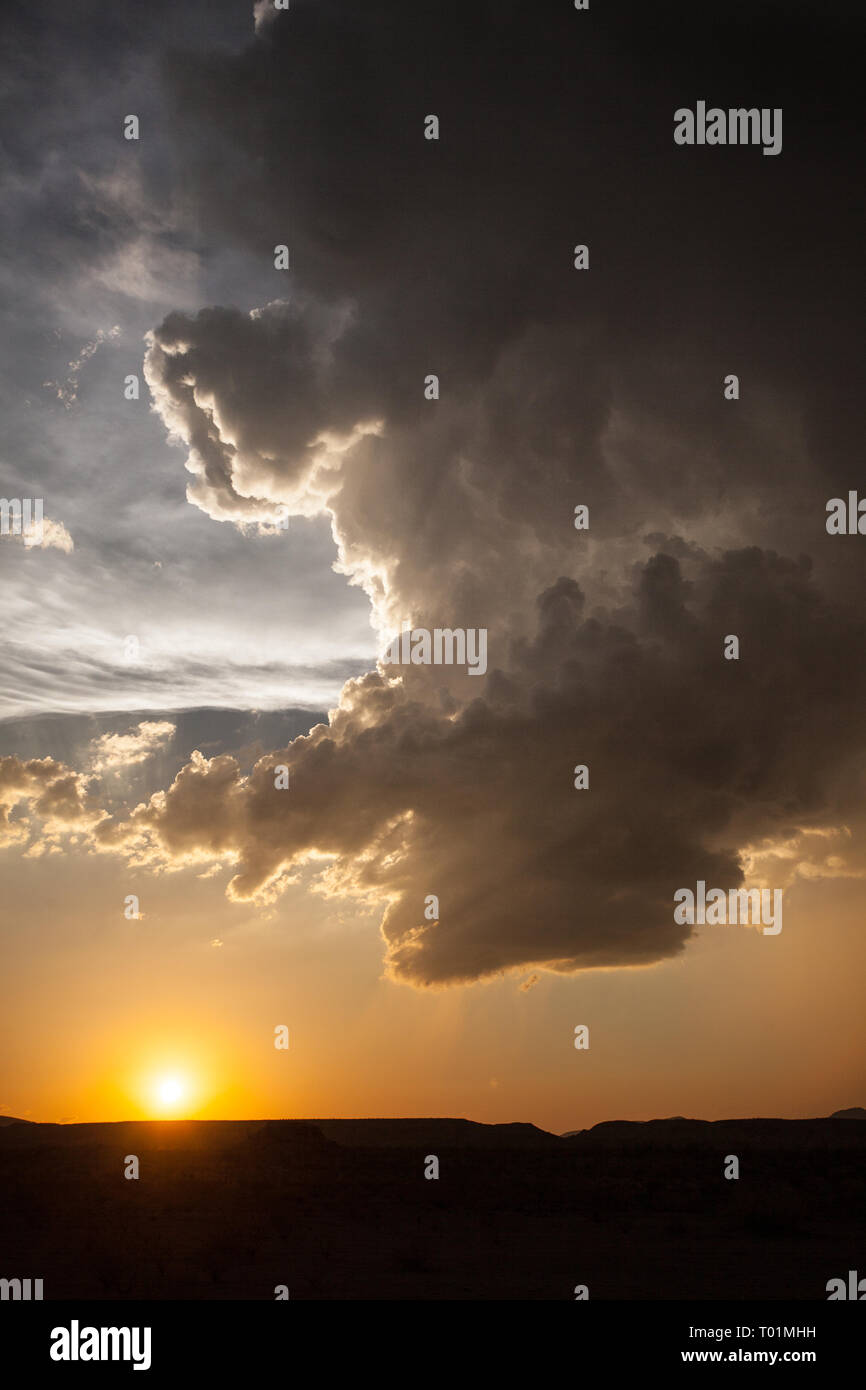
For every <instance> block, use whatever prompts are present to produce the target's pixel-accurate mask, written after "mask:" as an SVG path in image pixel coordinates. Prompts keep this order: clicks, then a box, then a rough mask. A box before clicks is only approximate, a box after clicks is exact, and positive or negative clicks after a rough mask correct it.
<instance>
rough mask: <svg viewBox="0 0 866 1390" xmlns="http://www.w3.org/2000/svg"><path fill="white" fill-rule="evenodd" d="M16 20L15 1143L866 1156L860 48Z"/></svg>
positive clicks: (6, 293) (7, 151)
mask: <svg viewBox="0 0 866 1390" xmlns="http://www.w3.org/2000/svg"><path fill="white" fill-rule="evenodd" d="M0 23H2V29H3V45H2V47H3V51H4V53H5V55H6V56H5V60H4V63H3V67H2V73H0V129H2V131H3V137H2V141H0V166H2V177H3V198H2V199H0V235H2V240H3V256H2V258H0V266H2V268H0V276H2V288H3V294H2V296H0V313H2V315H3V325H2V326H3V332H2V343H3V349H2V351H3V357H2V362H0V392H2V409H3V420H4V430H3V437H2V439H0V484H2V491H3V495H4V496H5V497H7V498H22V499H23V498H41V499H43V501H44V515H45V524H44V527H43V532H42V537H41V544H35V543H25V539H24V538H22V537H21V536H17V535H2V536H0V573H2V583H3V594H4V604H3V615H4V622H3V626H2V634H0V636H2V659H0V672H2V680H0V872H2V875H3V884H4V892H3V895H2V903H0V950H2V956H3V962H4V968H3V971H2V977H0V1042H2V1048H0V1052H2V1056H3V1058H4V1061H3V1064H2V1067H0V1113H7V1114H14V1115H20V1116H23V1117H25V1118H31V1119H38V1120H52V1121H67V1122H68V1121H70V1120H78V1121H84V1120H97V1119H120V1118H128V1117H137V1116H142V1115H147V1116H154V1117H156V1116H161V1115H196V1116H200V1117H204V1118H235V1117H236V1118H242V1117H248V1116H255V1115H262V1116H265V1115H267V1116H311V1117H315V1116H319V1117H324V1116H352V1115H430V1114H435V1115H463V1116H466V1117H468V1118H472V1119H476V1120H480V1121H485V1122H495V1121H502V1122H505V1121H514V1120H525V1121H531V1122H533V1123H536V1124H538V1125H541V1126H543V1127H544V1128H548V1129H552V1130H556V1131H564V1130H570V1129H577V1128H581V1127H584V1126H587V1125H590V1124H594V1123H597V1122H599V1121H601V1120H605V1119H617V1118H621V1119H647V1118H653V1117H656V1116H660V1115H671V1114H686V1115H696V1116H700V1117H703V1118H707V1119H713V1118H721V1117H725V1116H735V1115H755V1114H766V1115H781V1116H792V1117H793V1116H799V1115H812V1114H829V1113H830V1112H831V1111H832V1110H834V1109H838V1108H843V1107H847V1106H850V1105H856V1104H860V1103H861V1101H862V1097H863V1093H864V1086H863V1082H864V1076H863V1071H864V1067H863V1056H864V1050H863V1042H864V1039H863V1031H864V1025H863V1019H862V1008H861V1007H860V998H861V996H862V985H863V978H864V964H866V961H864V957H866V946H864V943H863V933H862V929H861V925H860V924H861V920H862V903H863V896H862V895H863V887H862V885H863V880H864V876H866V856H864V848H863V832H864V817H863V813H862V811H861V806H862V804H863V795H862V791H863V776H864V770H866V757H864V733H866V715H864V709H866V701H864V696H866V663H864V659H863V644H864V636H866V625H864V617H863V598H862V595H863V592H864V583H863V580H864V560H863V549H862V547H863V546H864V545H866V540H864V538H863V536H861V535H859V534H853V535H836V534H829V533H828V530H827V517H828V512H827V506H828V502H830V500H831V499H833V498H843V499H846V500H847V498H848V495H849V492H850V491H856V489H857V488H858V485H862V484H861V480H862V469H860V468H859V459H860V456H861V454H862V438H863V418H862V417H863V400H864V393H863V387H862V366H861V363H862V352H861V351H860V337H861V333H860V324H859V321H858V319H859V315H858V309H859V303H858V290H859V291H860V294H861V296H862V277H861V276H860V275H858V272H859V270H860V263H861V252H860V247H861V245H862V231H863V228H862V220H863V219H862V199H861V197H860V194H859V189H860V187H861V185H862V178H860V177H859V174H861V173H862V169H860V168H859V165H858V163H857V156H858V153H859V141H858V128H859V119H860V113H859V108H858V105H857V96H856V93H857V81H858V76H859V74H858V71H857V67H856V62H855V57H854V55H855V52H856V45H857V39H858V38H862V18H860V16H859V15H858V13H857V7H856V6H855V5H853V4H847V3H846V4H843V3H828V4H825V5H823V6H822V7H821V10H820V13H818V12H816V9H815V7H814V6H812V5H810V4H806V3H793V4H792V3H786V4H781V3H775V0H774V2H773V3H760V4H754V3H752V4H749V5H740V4H733V5H730V6H726V7H724V9H720V10H718V12H715V11H714V12H713V13H712V14H696V13H695V7H694V6H692V5H684V4H683V5H681V4H679V3H674V4H670V5H665V6H663V7H658V6H647V5H645V4H637V3H622V4H606V5H603V4H601V3H599V4H596V3H593V4H592V5H591V7H590V9H589V10H588V11H576V10H575V9H574V8H573V7H569V6H568V5H567V4H565V3H559V2H557V3H554V0H547V2H546V3H544V4H542V5H540V6H533V7H531V10H530V9H529V8H528V7H526V6H525V5H521V4H519V3H517V0H504V2H503V3H498V4H494V3H492V0H480V2H479V3H477V4H473V5H471V6H467V5H466V4H465V3H463V4H460V3H457V0H445V2H444V3H440V4H438V5H436V6H406V5H398V4H396V3H394V0H371V2H370V3H366V4H364V5H363V6H357V5H353V4H349V3H348V2H347V0H292V2H291V5H290V7H289V9H288V10H287V11H283V12H279V13H278V12H276V11H275V10H274V9H273V8H272V7H271V6H270V5H269V4H267V3H264V4H257V5H256V6H255V8H254V9H253V7H252V6H251V5H250V4H248V3H243V4H240V3H229V2H228V0H223V2H222V3H207V4H205V3H198V0H194V2H193V3H182V4H176V3H171V4H169V3H161V0H157V3H154V4H149V5H148V6H147V7H144V8H142V7H140V6H133V5H132V4H129V3H125V0H119V3H116V4H113V5H111V6H107V5H104V4H99V3H95V0H94V3H86V2H85V3H82V4H80V5H76V6H75V7H74V9H73V10H70V9H69V8H68V7H64V6H61V5H60V4H58V3H56V0H35V3H28V4H15V3H10V4H9V5H8V6H7V7H5V9H4V15H3V19H2V21H0ZM699 101H705V102H706V103H707V106H709V107H714V106H715V107H718V108H720V109H722V110H725V111H726V110H728V109H732V108H741V107H742V108H752V107H754V108H758V109H762V110H763V109H766V110H768V111H773V110H780V111H781V112H782V123H781V137H782V143H781V149H780V150H779V151H778V153H776V154H764V152H763V151H762V148H761V146H760V145H740V146H734V145H728V146H725V147H719V146H710V145H703V146H701V145H694V146H683V145H678V144H677V143H676V142H675V140H674V129H675V112H676V111H677V110H678V109H681V108H684V107H687V108H695V107H696V105H697V103H698V102H699ZM131 115H132V116H135V117H137V120H138V132H137V134H138V138H137V139H126V138H125V136H124V131H125V129H128V117H129V116H131ZM431 116H436V118H437V120H438V132H437V133H438V138H436V139H430V138H427V136H428V135H429V134H430V133H431V130H430V117H431ZM281 246H285V247H286V248H287V252H288V267H287V268H278V266H277V261H278V260H279V257H278V256H277V255H276V254H275V252H276V248H278V247H281ZM578 246H584V247H585V248H586V255H585V257H584V267H583V268H578V267H577V266H576V264H575V262H576V261H578V260H579V259H580V258H579V257H578V256H576V254H575V248H576V247H578ZM731 374H734V375H735V376H736V379H737V394H736V395H735V396H732V395H731V388H730V376H731ZM431 376H435V378H436V383H437V385H436V388H435V390H432V389H431V386H430V381H431ZM130 378H134V379H135V384H134V386H133V387H132V388H131V387H130V384H129V383H130ZM726 383H727V385H726ZM136 386H137V393H136V389H135V387H136ZM579 507H584V508H586V509H587V512H586V519H588V525H586V526H584V527H581V528H578V526H576V524H575V520H576V508H579ZM30 539H31V540H32V539H33V538H30ZM403 626H411V627H412V628H413V629H414V630H424V631H430V632H433V631H435V630H436V629H445V628H447V629H461V630H465V631H481V630H483V632H484V633H485V634H486V642H487V648H486V650H487V660H486V664H485V670H483V671H481V670H480V669H479V670H477V671H475V672H472V671H470V670H469V669H466V668H463V669H461V667H460V666H459V665H452V666H446V665H435V664H424V663H418V664H409V665H394V664H384V663H383V662H382V660H381V658H382V656H383V654H384V652H385V648H386V646H387V644H388V642H389V640H390V638H391V637H392V636H393V634H394V633H395V632H399V631H400V629H401V627H403ZM731 635H734V636H736V637H737V639H738V643H739V654H738V657H737V659H729V657H726V655H725V651H726V646H727V643H728V639H729V638H730V636H731ZM577 766H585V767H586V768H587V769H588V774H587V775H588V783H589V785H588V787H586V788H581V789H578V788H577V787H576V786H575V768H576V767H577ZM281 769H285V773H284V774H281V772H280V770H281ZM281 780H282V781H283V783H284V784H283V785H278V783H279V782H280V781H281ZM286 781H287V782H288V785H285V782H286ZM701 881H702V882H705V883H706V884H707V886H708V887H710V886H716V887H718V888H720V889H722V890H725V891H727V890H730V889H737V888H740V887H747V888H751V887H759V888H767V889H769V890H771V892H772V891H780V892H781V893H782V894H783V902H784V916H783V927H782V930H781V931H780V932H778V933H776V934H766V933H765V932H764V931H763V930H762V928H761V925H760V924H757V925H751V926H749V927H739V926H721V925H716V924H711V923H706V924H704V923H695V924H689V923H683V922H682V921H681V920H677V917H676V916H675V913H674V894H675V893H676V892H677V891H678V890H680V889H682V888H683V887H690V886H691V888H695V887H696V885H697V883H698V882H701ZM431 895H432V896H433V897H434V898H435V899H436V906H435V909H431V908H430V907H429V903H430V897H431ZM130 899H132V900H133V906H132V908H130V906H129V903H130ZM425 913H426V914H427V915H425ZM580 1025H584V1026H586V1027H587V1028H588V1029H589V1047H588V1048H577V1047H576V1046H575V1029H576V1028H577V1027H579V1026H580ZM281 1026H282V1027H285V1028H287V1029H288V1030H289V1038H290V1043H289V1047H288V1049H278V1048H275V1046H274V1037H275V1029H276V1028H278V1027H281ZM167 1079H168V1080H172V1079H177V1080H178V1084H179V1095H178V1097H177V1098H176V1099H174V1100H172V1101H171V1103H169V1102H167V1101H166V1100H165V1096H166V1095H167V1094H168V1093H167V1092H165V1091H164V1090H163V1089H161V1088H162V1087H163V1085H164V1083H165V1081H166V1080H167ZM161 1097H162V1099H161Z"/></svg>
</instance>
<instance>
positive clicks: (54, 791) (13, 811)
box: [0, 757, 106, 852]
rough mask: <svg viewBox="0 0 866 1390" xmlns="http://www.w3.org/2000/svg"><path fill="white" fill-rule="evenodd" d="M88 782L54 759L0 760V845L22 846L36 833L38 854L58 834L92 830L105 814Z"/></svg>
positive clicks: (52, 843)
mask: <svg viewBox="0 0 866 1390" xmlns="http://www.w3.org/2000/svg"><path fill="white" fill-rule="evenodd" d="M90 780H91V779H90V778H89V777H87V776H85V775H83V774H81V773H79V772H75V771H74V770H73V769H72V768H69V767H66V766H64V764H63V763H59V762H57V761H56V760H55V759H54V758H27V759H21V758H16V757H6V758H0V845H3V846H6V845H11V844H24V843H26V842H27V840H28V839H30V837H31V834H32V833H33V832H34V831H36V832H37V836H38V838H37V839H36V840H35V841H34V847H35V849H36V851H37V852H41V851H42V850H44V849H45V848H47V847H49V846H54V845H55V844H57V843H58V840H59V839H60V838H62V837H63V836H66V835H69V834H76V833H79V832H81V833H84V832H89V831H91V830H92V829H93V828H94V827H95V826H96V825H97V824H98V823H99V821H100V820H102V819H103V818H104V817H105V815H106V812H105V811H104V810H103V809H102V808H101V807H100V806H99V804H98V803H97V801H96V800H95V799H94V797H93V795H92V794H91V788H90Z"/></svg>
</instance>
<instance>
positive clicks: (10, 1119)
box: [0, 1115, 33, 1125]
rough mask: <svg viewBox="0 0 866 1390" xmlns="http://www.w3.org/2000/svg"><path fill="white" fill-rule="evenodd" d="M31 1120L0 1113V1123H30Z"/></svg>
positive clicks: (31, 1122)
mask: <svg viewBox="0 0 866 1390" xmlns="http://www.w3.org/2000/svg"><path fill="white" fill-rule="evenodd" d="M32 1124H33V1121H32V1120H19V1119H17V1118H16V1117H15V1116H14V1115H0V1125H32Z"/></svg>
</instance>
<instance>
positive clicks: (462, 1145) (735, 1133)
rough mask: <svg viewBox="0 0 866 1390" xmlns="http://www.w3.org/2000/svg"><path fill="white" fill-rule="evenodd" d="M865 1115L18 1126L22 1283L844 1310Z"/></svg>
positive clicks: (865, 1263)
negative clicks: (544, 1126) (571, 1123)
mask: <svg viewBox="0 0 866 1390" xmlns="http://www.w3.org/2000/svg"><path fill="white" fill-rule="evenodd" d="M860 1114H861V1115H862V1114H863V1112H860ZM847 1115H848V1117H847V1118H835V1117H834V1118H831V1119H816V1120H731V1121H717V1122H714V1123H707V1122H705V1121H700V1120H681V1119H676V1120H655V1121H651V1122H649V1123H647V1124H632V1123H625V1122H612V1123H609V1124H601V1125H596V1126H595V1128H594V1129H590V1130H583V1131H580V1132H578V1133H576V1134H571V1135H567V1136H562V1137H560V1136H557V1135H552V1134H547V1133H545V1132H544V1131H543V1130H539V1129H535V1128H534V1127H533V1126H532V1125H520V1124H517V1125H478V1124H473V1123H471V1122H470V1121H468V1120H435V1119H434V1120H309V1121H300V1120H276V1121H261V1120H256V1121H227V1122H205V1121H174V1122H171V1121H150V1122H129V1123H122V1124H90V1125H62V1126H61V1125H34V1124H26V1123H23V1122H9V1123H3V1124H0V1278H13V1277H19V1278H42V1279H43V1281H44V1297H45V1298H46V1299H79V1298H92V1299H105V1298H109V1299H132V1298H135V1299H140V1298H155V1299H177V1298H181V1299H237V1298H244V1299H272V1298H273V1297H274V1289H275V1286H276V1285H278V1284H284V1285H287V1286H288V1288H289V1291H290V1297H291V1298H293V1299H298V1298H300V1299H467V1300H474V1299H573V1298H574V1287H575V1285H577V1284H585V1285H587V1286H588V1288H589V1296H590V1298H591V1299H606V1298H610V1299H613V1298H625V1299H683V1298H686V1299H709V1298H723V1299H784V1298H797V1299H818V1300H826V1298H827V1293H826V1283H827V1280H828V1279H832V1278H836V1277H841V1278H845V1279H847V1275H848V1271H849V1270H852V1269H856V1270H859V1271H860V1277H863V1276H866V1239H864V1236H866V1201H864V1187H866V1182H864V1158H866V1122H864V1119H863V1118H858V1116H857V1114H856V1112H847ZM131 1154H135V1155H137V1157H138V1159H139V1163H140V1177H139V1179H138V1180H129V1179H126V1178H124V1175H123V1174H124V1166H125V1163H126V1159H127V1155H131ZM731 1154H733V1155H736V1156H737V1157H738V1158H739V1163H740V1177H739V1180H737V1181H731V1180H726V1179H725V1178H724V1176H723V1173H724V1167H725V1160H726V1156H727V1155H731ZM428 1155H436V1156H437V1157H438V1159H439V1165H440V1177H439V1179H438V1181H434V1180H429V1179H425V1177H424V1169H425V1161H426V1158H427V1156H428Z"/></svg>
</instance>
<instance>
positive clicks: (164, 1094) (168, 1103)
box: [156, 1076, 188, 1110]
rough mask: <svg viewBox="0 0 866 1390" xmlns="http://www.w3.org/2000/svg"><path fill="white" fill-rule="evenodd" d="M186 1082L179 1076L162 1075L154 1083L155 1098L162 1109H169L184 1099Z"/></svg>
mask: <svg viewBox="0 0 866 1390" xmlns="http://www.w3.org/2000/svg"><path fill="white" fill-rule="evenodd" d="M187 1090H188V1087H187V1084H186V1082H185V1081H184V1080H183V1077H180V1076H163V1077H161V1078H160V1079H159V1081H157V1083H156V1098H157V1100H158V1101H159V1104H160V1105H161V1106H162V1107H163V1109H164V1110H171V1109H173V1108H174V1107H175V1106H176V1105H179V1104H180V1103H181V1101H182V1100H184V1099H185V1097H186V1094H187Z"/></svg>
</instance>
